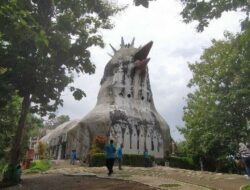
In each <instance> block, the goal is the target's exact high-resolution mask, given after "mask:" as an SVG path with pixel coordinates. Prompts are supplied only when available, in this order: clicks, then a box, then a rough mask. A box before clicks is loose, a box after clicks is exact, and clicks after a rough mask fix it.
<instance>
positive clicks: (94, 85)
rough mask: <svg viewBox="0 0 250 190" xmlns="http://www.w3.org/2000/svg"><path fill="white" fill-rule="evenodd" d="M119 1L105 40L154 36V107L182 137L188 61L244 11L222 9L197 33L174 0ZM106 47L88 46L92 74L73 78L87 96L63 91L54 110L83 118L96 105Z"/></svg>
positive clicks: (113, 41)
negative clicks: (60, 105)
mask: <svg viewBox="0 0 250 190" xmlns="http://www.w3.org/2000/svg"><path fill="white" fill-rule="evenodd" d="M123 2H125V3H127V4H130V6H129V7H128V9H127V10H126V11H124V12H123V13H120V14H119V15H118V16H116V17H115V18H114V19H113V20H114V22H115V28H114V29H113V30H107V31H102V34H103V38H104V41H105V42H106V43H107V44H108V43H111V44H112V45H113V46H114V47H117V48H118V47H119V44H120V38H121V36H123V37H124V39H125V41H131V40H132V38H133V37H135V38H136V41H135V46H139V45H143V44H145V43H147V42H148V41H150V40H153V41H154V45H153V48H152V50H151V52H150V55H149V56H150V57H151V61H150V63H149V73H150V80H151V87H152V92H153V95H154V102H155V106H156V108H157V110H158V111H159V113H160V114H161V115H162V116H163V117H164V118H165V119H166V121H167V122H168V123H169V125H170V128H171V135H172V136H173V138H174V139H176V140H180V139H183V137H182V136H181V135H180V134H179V133H178V131H177V130H176V125H179V126H183V122H182V116H183V106H184V105H185V100H184V98H185V97H186V95H187V93H188V92H190V89H188V88H187V87H186V85H187V83H188V81H189V80H190V78H191V77H192V74H191V72H190V71H189V69H188V65H187V62H193V61H194V60H197V59H198V58H199V56H200V55H201V53H202V51H203V49H204V48H207V47H209V46H210V45H211V39H213V38H215V39H221V38H223V33H224V30H228V31H232V32H237V31H239V30H240V26H239V19H241V18H242V17H243V15H242V14H240V13H232V12H230V13H225V14H223V16H222V17H221V18H220V19H219V20H213V21H212V22H211V24H210V26H209V27H208V28H206V29H205V31H204V32H203V33H197V32H196V30H195V24H193V23H192V24H188V25H187V24H184V23H183V22H182V21H181V16H180V14H179V13H180V11H181V8H182V6H181V4H180V3H178V2H177V1H176V0H168V1H166V0H157V1H155V2H151V3H150V7H149V8H148V9H146V8H143V7H141V6H140V7H135V6H133V5H131V4H132V3H131V2H132V0H123ZM107 52H109V53H112V51H111V49H110V48H109V46H106V47H105V48H104V49H100V48H97V47H93V48H91V54H92V56H91V57H92V61H93V62H94V63H95V64H96V67H97V68H96V73H95V74H94V75H91V76H88V75H83V76H81V77H79V78H76V79H75V85H76V86H77V87H79V88H81V89H83V90H85V92H86V94H87V97H86V98H83V100H81V101H79V102H78V101H75V100H74V99H73V97H72V96H71V94H70V92H68V91H66V92H65V93H64V95H63V97H64V107H63V108H60V109H59V111H58V114H67V115H69V116H70V117H71V118H72V119H73V118H82V117H84V116H85V115H86V114H87V113H88V112H89V111H90V110H91V109H92V108H93V107H94V106H95V104H96V99H97V94H98V91H99V87H100V86H99V83H100V80H101V77H102V75H103V70H104V67H105V65H106V63H107V62H108V60H109V58H110V57H109V56H108V55H107Z"/></svg>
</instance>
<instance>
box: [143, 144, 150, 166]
mask: <svg viewBox="0 0 250 190" xmlns="http://www.w3.org/2000/svg"><path fill="white" fill-rule="evenodd" d="M143 158H144V167H149V156H148V149H146V148H145V150H144V153H143Z"/></svg>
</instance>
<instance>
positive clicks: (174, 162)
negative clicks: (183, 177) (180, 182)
mask: <svg viewBox="0 0 250 190" xmlns="http://www.w3.org/2000/svg"><path fill="white" fill-rule="evenodd" d="M168 161H169V166H170V167H174V168H182V169H192V170H194V169H197V166H196V165H195V163H194V161H193V159H192V158H191V157H178V156H170V157H169V158H168Z"/></svg>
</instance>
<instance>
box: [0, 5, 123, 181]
mask: <svg viewBox="0 0 250 190" xmlns="http://www.w3.org/2000/svg"><path fill="white" fill-rule="evenodd" d="M120 10H122V8H118V7H117V6H115V5H113V4H111V3H109V2H107V1H105V2H104V1H101V0H95V1H93V0H74V1H68V0H54V1H53V0H43V1H41V0H29V1H27V0H6V1H1V3H0V22H1V26H0V60H1V61H0V70H1V73H0V92H1V95H2V92H4V93H3V96H4V97H5V99H4V98H2V97H1V99H4V101H7V100H8V96H9V94H14V93H18V95H19V96H20V97H21V98H22V103H21V109H20V115H19V121H18V124H17V131H16V135H15V137H14V142H13V145H12V149H11V153H10V168H11V167H12V168H13V167H15V166H16V165H17V164H18V162H19V156H20V146H21V142H22V138H23V133H24V131H25V121H26V118H27V114H28V112H29V110H31V112H33V113H37V114H40V115H42V116H43V115H46V114H47V113H50V112H53V111H55V110H56V109H57V107H58V106H59V105H62V104H63V100H62V99H61V92H62V91H63V90H64V89H65V87H66V86H68V85H69V84H70V83H72V82H73V73H74V72H76V73H87V74H93V73H94V71H95V65H94V64H93V63H91V61H90V52H89V50H88V48H89V47H90V46H92V45H97V46H101V47H103V45H104V44H103V41H102V37H101V35H100V33H99V29H101V28H102V29H110V28H112V24H111V21H110V16H112V15H114V14H116V13H117V12H118V11H120ZM69 88H70V90H71V91H72V93H73V96H74V97H75V99H77V100H80V99H81V98H82V97H83V96H85V93H84V92H83V91H82V90H81V89H78V88H75V87H74V86H70V87H69ZM9 176H11V175H9ZM6 180H7V181H8V180H11V179H6V177H5V178H4V181H6Z"/></svg>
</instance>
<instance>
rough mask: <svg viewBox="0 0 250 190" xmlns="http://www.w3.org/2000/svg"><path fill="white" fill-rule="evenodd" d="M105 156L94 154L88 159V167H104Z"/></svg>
mask: <svg viewBox="0 0 250 190" xmlns="http://www.w3.org/2000/svg"><path fill="white" fill-rule="evenodd" d="M105 160H106V159H105V154H104V153H96V154H93V155H92V156H91V157H90V161H89V166H90V167H100V166H104V165H105Z"/></svg>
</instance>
